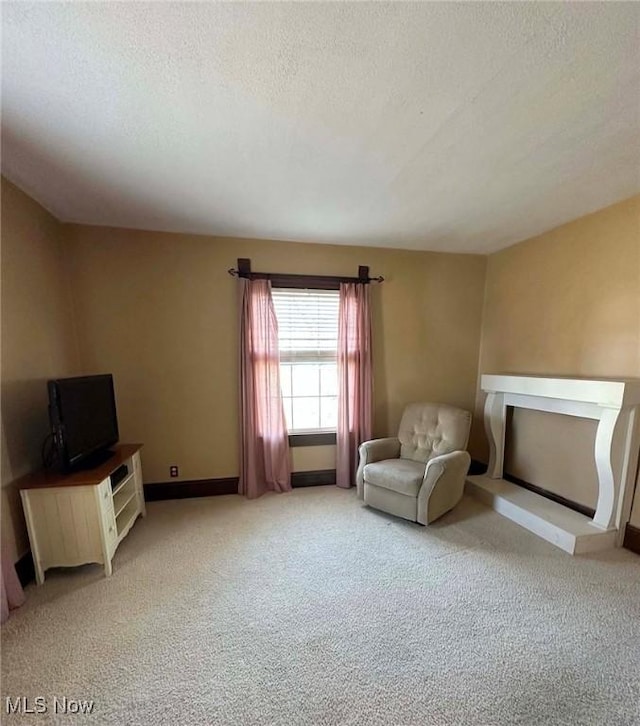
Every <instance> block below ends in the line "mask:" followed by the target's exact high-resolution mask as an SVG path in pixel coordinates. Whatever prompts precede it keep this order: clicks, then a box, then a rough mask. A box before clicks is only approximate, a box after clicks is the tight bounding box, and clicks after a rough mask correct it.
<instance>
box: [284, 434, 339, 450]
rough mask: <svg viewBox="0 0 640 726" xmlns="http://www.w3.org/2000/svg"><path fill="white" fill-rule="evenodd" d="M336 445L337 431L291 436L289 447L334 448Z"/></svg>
mask: <svg viewBox="0 0 640 726" xmlns="http://www.w3.org/2000/svg"><path fill="white" fill-rule="evenodd" d="M335 443H336V432H335V431H317V432H315V433H307V434H289V446H291V447H292V448H293V447H296V446H332V445H335Z"/></svg>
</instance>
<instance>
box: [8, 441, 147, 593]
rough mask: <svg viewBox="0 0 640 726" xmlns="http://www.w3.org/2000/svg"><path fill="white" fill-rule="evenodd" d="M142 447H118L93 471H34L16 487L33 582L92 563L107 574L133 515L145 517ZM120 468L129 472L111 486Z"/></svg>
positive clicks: (129, 445) (128, 445)
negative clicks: (55, 569) (48, 572)
mask: <svg viewBox="0 0 640 726" xmlns="http://www.w3.org/2000/svg"><path fill="white" fill-rule="evenodd" d="M141 448H142V444H120V445H119V446H117V447H116V448H115V453H114V455H113V456H112V457H111V458H109V459H108V460H107V461H106V462H105V463H104V464H101V465H100V466H98V467H96V468H95V469H87V470H86V471H77V472H75V473H73V474H57V473H54V472H48V471H38V472H34V473H33V474H28V475H27V476H25V477H23V478H22V479H20V480H19V481H18V482H17V486H18V487H19V489H20V496H21V497H22V506H23V507H24V516H25V519H26V520H27V530H28V532H29V542H30V543H31V554H32V556H33V564H34V567H35V572H36V582H37V583H38V585H42V583H43V582H44V573H45V571H46V570H48V569H49V568H50V567H75V566H77V565H85V564H88V563H91V562H95V563H98V564H101V565H104V572H105V575H107V576H109V575H111V572H112V569H111V560H112V559H113V555H114V553H115V551H116V549H117V547H118V545H119V544H120V542H122V540H123V539H124V538H125V537H126V536H127V534H128V532H129V530H130V529H131V527H133V524H134V522H135V521H136V519H137V518H138V515H140V514H141V515H142V516H143V517H144V516H146V509H145V505H144V493H143V489H142V467H141V465H140V449H141ZM123 464H126V465H127V468H128V469H129V473H128V474H127V476H126V477H125V478H124V479H123V480H122V481H120V482H118V484H117V485H116V486H115V487H113V489H112V487H111V480H110V476H111V474H113V472H114V471H116V469H118V468H119V467H120V466H122V465H123Z"/></svg>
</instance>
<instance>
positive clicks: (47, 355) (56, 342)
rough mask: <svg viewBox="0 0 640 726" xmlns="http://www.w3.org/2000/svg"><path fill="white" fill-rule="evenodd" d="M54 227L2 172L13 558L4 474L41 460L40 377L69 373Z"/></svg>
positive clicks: (20, 535)
mask: <svg viewBox="0 0 640 726" xmlns="http://www.w3.org/2000/svg"><path fill="white" fill-rule="evenodd" d="M61 231H62V225H60V224H59V223H58V222H57V221H56V220H55V219H54V218H53V217H52V216H51V215H50V214H49V213H48V212H46V211H45V210H44V209H43V208H42V207H41V206H40V205H38V204H37V203H36V202H34V201H33V200H32V199H31V198H30V197H28V196H27V195H26V194H24V193H23V192H21V191H20V190H19V189H17V188H16V187H15V186H13V185H12V184H10V183H9V182H7V181H6V180H5V179H4V178H3V179H2V369H1V371H2V372H1V380H2V432H1V433H2V468H1V478H2V537H3V541H6V544H7V545H8V547H9V550H10V552H11V554H12V555H13V556H14V559H16V558H17V557H19V556H21V555H22V554H24V553H25V552H26V551H27V549H28V540H27V537H26V531H25V528H24V520H23V517H22V507H21V504H20V498H19V495H18V492H17V491H16V490H15V487H13V486H12V482H13V481H14V480H15V479H16V478H17V477H19V476H21V475H22V474H25V473H27V472H28V471H31V470H32V469H34V468H38V467H39V466H40V465H41V464H40V446H41V443H42V440H43V438H44V437H45V436H46V435H47V433H48V432H49V419H48V413H47V402H48V399H47V390H46V381H47V379H49V378H54V377H59V376H68V375H73V374H74V373H75V372H76V370H77V366H78V361H79V358H78V348H77V344H76V337H75V329H74V325H73V312H72V307H71V296H70V292H69V285H68V281H67V267H66V260H65V256H64V247H63V244H62V240H61Z"/></svg>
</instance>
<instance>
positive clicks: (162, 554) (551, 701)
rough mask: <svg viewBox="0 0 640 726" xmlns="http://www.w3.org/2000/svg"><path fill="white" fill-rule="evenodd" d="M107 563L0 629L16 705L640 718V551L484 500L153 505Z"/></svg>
mask: <svg viewBox="0 0 640 726" xmlns="http://www.w3.org/2000/svg"><path fill="white" fill-rule="evenodd" d="M114 568H115V569H114V574H113V577H112V578H111V579H110V580H107V579H104V578H103V577H102V573H101V570H100V569H99V568H97V567H83V568H80V569H77V570H69V571H62V570H60V571H53V572H51V573H50V574H49V575H48V577H47V582H46V583H45V585H44V586H43V587H41V588H36V587H35V586H31V587H30V588H29V591H28V595H29V601H28V604H27V605H26V606H25V607H24V608H22V609H21V610H20V611H17V612H16V614H15V615H14V616H13V617H12V618H11V619H10V621H9V623H8V624H7V625H6V626H5V627H4V628H3V629H2V636H3V651H2V671H3V681H2V696H3V699H2V709H3V711H4V709H5V700H4V699H5V697H6V696H7V695H9V696H12V697H15V696H18V695H26V696H29V697H31V698H33V697H34V696H36V695H44V696H48V697H52V696H53V695H57V696H63V695H66V696H68V697H73V698H93V699H95V702H96V706H95V708H96V711H95V715H94V716H93V717H86V716H84V717H78V718H77V719H76V721H77V722H78V723H85V724H86V723H100V724H154V725H156V724H172V725H175V724H242V725H243V726H245V725H250V724H283V725H285V724H286V725H287V726H290V725H295V724H314V725H315V724H319V725H329V724H372V725H374V726H375V725H376V724H385V725H386V724H394V725H395V724H421V725H424V724H454V725H455V726H462V725H464V724H482V725H483V726H489V725H491V724H505V725H506V724H508V725H509V726H512V725H513V724H571V725H573V724H593V725H594V726H604V725H605V724H606V725H607V726H616V725H624V726H629V725H631V724H640V705H639V704H640V558H639V557H637V556H636V555H634V554H632V553H630V552H627V551H625V550H618V551H613V552H610V553H607V554H601V555H598V556H588V557H578V558H572V557H570V556H569V555H566V554H564V553H563V552H561V551H559V550H557V549H555V548H553V547H552V546H551V545H548V544H546V543H545V542H542V541H541V540H539V539H537V538H536V537H534V536H533V535H531V534H529V533H528V532H526V531H525V530H523V529H520V528H519V527H517V526H516V525H514V524H512V523H511V522H509V521H507V520H506V519H503V518H502V517H500V516H499V515H497V514H495V513H494V512H492V511H491V510H489V509H486V508H485V507H483V506H481V505H479V504H477V503H475V502H473V501H471V500H466V499H465V500H464V501H463V502H462V504H461V505H460V506H459V507H458V508H457V509H456V510H455V511H454V512H452V513H450V514H449V515H447V516H446V517H445V518H444V519H443V520H441V521H440V522H438V523H436V524H435V525H432V526H430V527H425V528H423V527H420V526H418V525H415V524H411V523H408V522H403V521H402V520H398V519H394V518H392V517H389V516H386V515H384V514H381V513H378V512H375V511H373V510H370V509H367V508H366V507H364V506H363V505H362V503H361V502H359V501H358V500H357V499H356V497H355V493H354V492H353V491H342V490H339V489H336V488H334V487H321V488H316V489H302V490H300V489H298V490H296V491H294V492H293V493H292V494H288V495H281V496H277V495H268V496H266V497H263V498H262V499H260V500H258V501H253V502H246V501H244V500H242V499H241V498H240V497H234V496H230V497H217V498H209V499H191V500H183V501H172V502H159V503H153V504H150V505H149V516H148V518H147V519H146V520H144V521H140V522H138V524H136V526H135V527H134V529H133V530H132V532H131V534H130V535H129V537H128V538H127V539H126V540H125V541H124V542H123V544H122V545H121V548H120V549H119V551H118V552H117V554H116V557H115V562H114ZM38 720H39V719H38V718H37V717H35V716H29V717H18V716H15V715H12V716H6V715H4V713H3V716H2V722H3V723H6V724H12V723H36V722H38ZM60 723H69V720H68V719H67V720H65V719H62V718H60Z"/></svg>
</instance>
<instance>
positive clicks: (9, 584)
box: [0, 551, 24, 623]
mask: <svg viewBox="0 0 640 726" xmlns="http://www.w3.org/2000/svg"><path fill="white" fill-rule="evenodd" d="M23 602H24V592H23V590H22V585H21V584H20V580H19V579H18V575H17V574H16V568H15V567H14V566H13V562H12V561H11V559H10V558H9V557H7V555H6V552H5V551H3V552H2V581H1V582H0V609H1V612H0V615H1V621H2V622H3V623H4V621H5V620H6V619H7V618H8V617H9V610H13V609H14V608H19V607H20V605H22V603H23Z"/></svg>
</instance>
